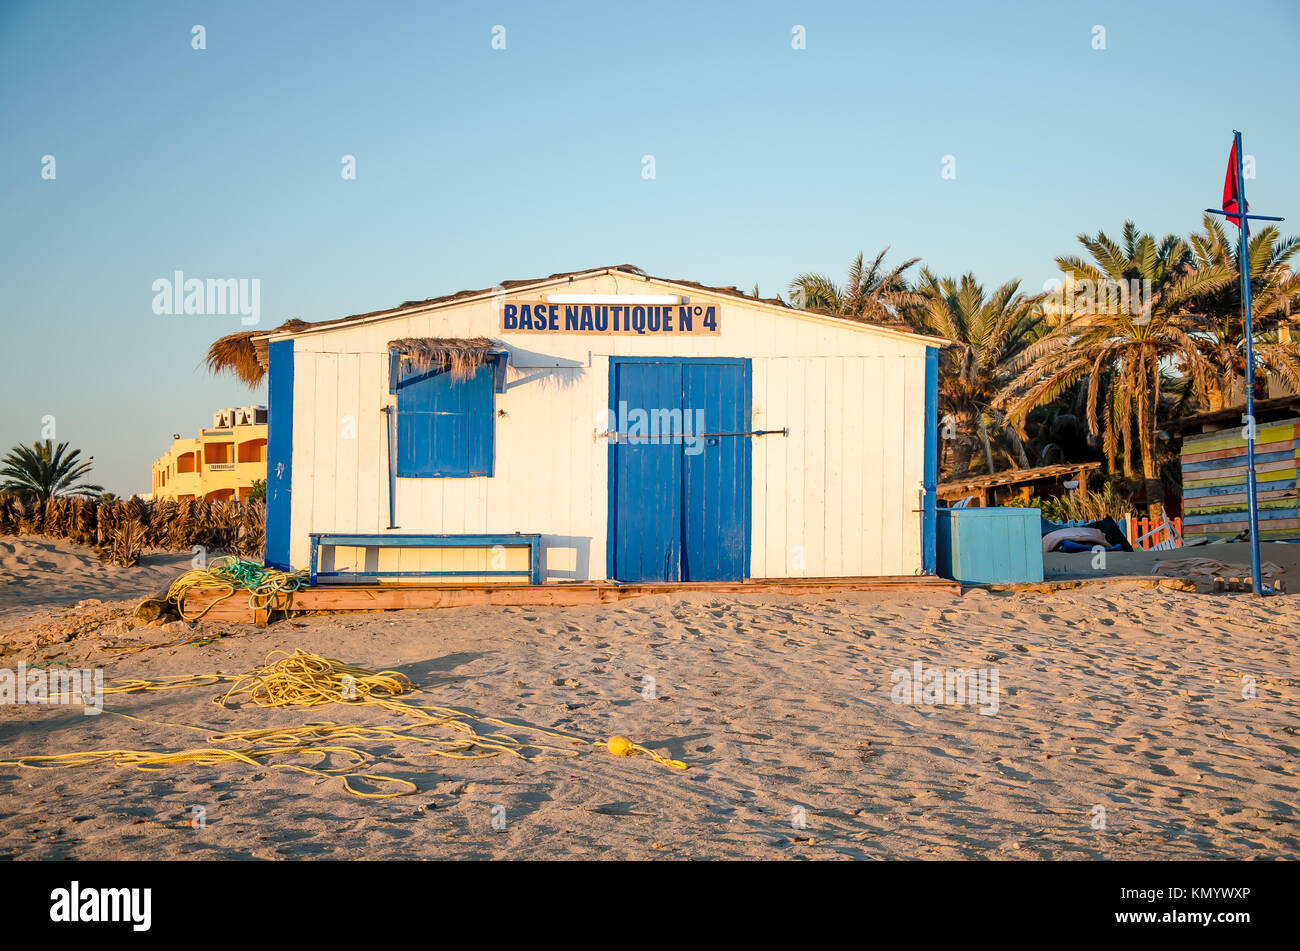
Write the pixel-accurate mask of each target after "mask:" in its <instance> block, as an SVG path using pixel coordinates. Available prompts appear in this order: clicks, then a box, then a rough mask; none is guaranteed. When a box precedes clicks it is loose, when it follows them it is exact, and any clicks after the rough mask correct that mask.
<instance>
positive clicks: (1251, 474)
mask: <svg viewBox="0 0 1300 951" xmlns="http://www.w3.org/2000/svg"><path fill="white" fill-rule="evenodd" d="M1232 135H1233V143H1234V146H1235V148H1234V149H1233V151H1234V152H1235V153H1236V156H1237V170H1236V174H1237V211H1238V213H1240V215H1241V217H1240V218H1238V219H1237V223H1238V224H1240V225H1241V251H1240V252H1239V254H1238V256H1237V261H1238V264H1239V267H1240V268H1241V308H1242V318H1241V320H1242V333H1243V334H1245V336H1246V505H1247V507H1248V508H1249V509H1250V580H1251V590H1253V591H1254V592H1255V594H1257V595H1262V594H1264V579H1263V577H1262V575H1261V573H1260V567H1259V500H1258V499H1257V498H1256V496H1255V340H1254V334H1253V333H1251V326H1250V225H1249V223H1248V219H1247V218H1246V182H1245V180H1244V178H1243V176H1242V174H1241V161H1242V153H1241V133H1240V132H1235V131H1234V132H1233V133H1232Z"/></svg>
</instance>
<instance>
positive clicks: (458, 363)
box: [388, 337, 502, 380]
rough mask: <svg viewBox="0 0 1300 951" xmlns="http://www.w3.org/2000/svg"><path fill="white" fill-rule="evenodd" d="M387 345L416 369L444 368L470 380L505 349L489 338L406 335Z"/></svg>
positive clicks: (458, 378) (459, 378) (453, 374)
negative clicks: (495, 353)
mask: <svg viewBox="0 0 1300 951" xmlns="http://www.w3.org/2000/svg"><path fill="white" fill-rule="evenodd" d="M388 347H389V349H390V350H396V351H397V352H398V353H400V354H401V355H402V359H403V360H409V361H410V363H411V366H412V367H413V368H414V369H415V370H416V372H418V373H427V372H428V371H429V370H439V371H444V372H447V373H450V374H451V378H452V379H453V380H468V379H469V378H470V377H472V376H473V375H474V374H475V373H477V372H478V368H479V367H481V366H484V365H485V364H487V363H488V361H490V360H491V359H492V354H493V353H494V352H500V350H501V349H502V348H501V345H500V344H498V343H496V342H495V341H492V340H489V339H488V338H487V337H403V338H402V339H400V340H390V341H389V342H388Z"/></svg>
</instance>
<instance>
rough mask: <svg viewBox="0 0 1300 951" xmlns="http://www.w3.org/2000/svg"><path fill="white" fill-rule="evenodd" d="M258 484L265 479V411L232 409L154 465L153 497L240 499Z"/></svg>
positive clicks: (177, 444) (218, 414) (181, 441)
mask: <svg viewBox="0 0 1300 951" xmlns="http://www.w3.org/2000/svg"><path fill="white" fill-rule="evenodd" d="M259 479H261V480H265V479H266V407H264V406H242V407H232V408H230V409H222V410H217V411H216V412H215V413H213V414H212V428H210V429H201V430H199V435H198V436H197V437H195V438H190V439H179V438H178V439H177V440H176V441H175V442H173V443H172V447H171V449H169V450H168V451H167V452H166V453H165V454H164V455H162V456H160V457H158V458H157V459H156V460H154V464H153V482H152V486H153V497H154V498H155V499H176V500H182V499H210V500H216V499H243V498H247V496H248V493H249V491H250V490H251V489H252V487H253V483H254V482H255V481H257V480H259Z"/></svg>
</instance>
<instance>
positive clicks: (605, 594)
mask: <svg viewBox="0 0 1300 951" xmlns="http://www.w3.org/2000/svg"><path fill="white" fill-rule="evenodd" d="M849 591H878V592H885V591H892V592H899V593H903V592H909V591H939V592H948V593H952V594H956V593H958V592H960V591H961V585H959V584H958V583H957V582H955V581H950V580H948V579H946V578H938V577H933V576H902V577H881V578H778V579H765V580H762V581H743V582H698V583H679V584H614V583H609V582H602V583H595V584H542V585H512V584H489V585H469V586H464V587H461V586H452V585H414V584H393V585H360V584H339V585H318V586H316V587H309V588H303V589H301V590H299V591H296V592H294V594H293V596H292V598H291V599H289V601H288V604H287V607H286V609H285V610H283V611H280V610H276V611H275V612H270V613H274V614H275V615H276V616H282V615H292V614H300V613H304V612H308V611H327V612H343V611H397V610H418V609H426V608H459V607H477V606H482V605H525V606H531V607H571V606H575V605H587V604H607V603H611V602H614V601H622V600H625V599H627V598H639V597H644V596H646V595H651V594H664V595H673V594H685V593H689V592H705V593H711V594H785V595H795V596H803V597H813V596H820V595H826V594H837V593H842V592H849ZM218 597H219V596H218V595H216V594H214V593H213V592H211V591H210V590H205V589H194V590H191V591H188V592H186V594H185V601H184V605H183V608H184V611H185V614H186V615H187V616H193V615H195V614H197V613H199V612H201V611H203V610H204V609H208V611H207V613H206V614H204V615H203V618H202V619H203V620H205V621H233V622H238V623H244V624H259V625H265V624H267V623H268V621H269V620H270V616H269V613H268V612H267V611H257V612H254V611H253V609H252V608H250V607H249V606H248V597H247V592H236V593H235V595H234V596H232V597H228V598H226V599H225V600H221V601H218ZM214 602H216V603H215V604H214Z"/></svg>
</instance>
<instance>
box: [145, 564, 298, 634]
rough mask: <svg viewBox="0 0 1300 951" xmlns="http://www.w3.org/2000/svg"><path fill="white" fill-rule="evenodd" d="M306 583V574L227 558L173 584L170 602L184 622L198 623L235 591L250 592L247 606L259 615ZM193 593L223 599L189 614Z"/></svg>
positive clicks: (187, 573) (169, 589)
mask: <svg viewBox="0 0 1300 951" xmlns="http://www.w3.org/2000/svg"><path fill="white" fill-rule="evenodd" d="M306 581H307V572H305V571H295V572H286V571H279V570H277V569H275V568H268V567H266V566H265V565H259V564H258V563H257V562H255V561H245V560H243V559H242V558H236V557H234V556H225V557H221V558H215V559H213V560H212V563H211V564H210V565H209V566H208V567H207V568H195V569H194V570H193V571H187V572H185V574H183V575H181V576H180V577H179V578H177V579H176V580H175V581H173V582H172V585H171V587H170V588H168V589H167V600H168V601H169V602H171V603H172V604H174V605H176V612H177V613H178V614H179V615H180V616H181V620H183V621H197V620H199V619H200V618H202V617H203V616H204V615H206V614H207V613H208V612H209V611H211V610H212V609H213V608H214V607H216V606H217V605H218V604H220V603H221V602H222V601H225V600H226V599H227V598H231V597H234V595H235V592H236V591H241V590H246V591H248V606H249V607H250V608H252V609H253V610H254V611H260V610H263V609H266V608H270V607H272V606H274V605H275V604H276V603H277V602H278V600H279V599H280V598H281V597H283V596H288V597H292V596H293V592H295V591H297V590H298V589H299V588H301V587H302V586H303V584H304V583H306ZM190 591H219V592H221V596H220V597H218V598H214V599H213V601H212V602H211V603H210V604H209V605H208V606H207V607H205V608H204V609H203V610H202V611H198V612H196V613H192V614H186V613H185V608H184V604H185V595H186V594H187V593H188V592H190ZM143 603H145V602H142V605H141V606H143ZM136 610H137V611H138V610H139V608H137V609H136Z"/></svg>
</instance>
